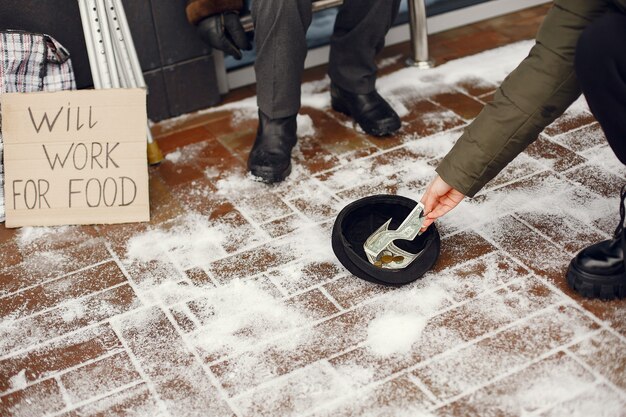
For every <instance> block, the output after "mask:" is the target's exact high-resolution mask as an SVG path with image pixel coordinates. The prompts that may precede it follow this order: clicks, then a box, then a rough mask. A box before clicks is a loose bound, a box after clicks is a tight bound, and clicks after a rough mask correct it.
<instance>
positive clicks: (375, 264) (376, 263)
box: [374, 261, 383, 268]
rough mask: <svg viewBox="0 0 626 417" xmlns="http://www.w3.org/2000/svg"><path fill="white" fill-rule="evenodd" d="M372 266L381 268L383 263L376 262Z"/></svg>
mask: <svg viewBox="0 0 626 417" xmlns="http://www.w3.org/2000/svg"><path fill="white" fill-rule="evenodd" d="M374 266H377V267H379V268H381V267H382V266H383V263H382V262H381V261H376V262H374Z"/></svg>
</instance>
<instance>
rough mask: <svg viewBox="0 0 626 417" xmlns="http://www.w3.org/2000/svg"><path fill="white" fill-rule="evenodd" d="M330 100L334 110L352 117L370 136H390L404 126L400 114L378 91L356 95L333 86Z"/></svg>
mask: <svg viewBox="0 0 626 417" xmlns="http://www.w3.org/2000/svg"><path fill="white" fill-rule="evenodd" d="M330 99H331V105H332V107H333V110H336V111H338V112H340V113H344V114H346V115H348V116H350V117H352V118H353V119H354V120H355V121H356V122H357V123H358V124H359V126H361V128H362V129H363V130H364V131H365V133H367V134H369V135H373V136H388V135H391V134H392V133H394V132H396V131H397V130H398V129H400V126H401V125H402V123H401V122H400V117H399V116H398V114H397V113H396V112H395V111H394V110H393V109H392V108H391V106H390V105H389V103H387V102H386V101H385V99H384V98H382V97H381V96H380V94H378V92H377V91H376V90H374V91H372V92H371V93H368V94H354V93H350V92H348V91H346V90H344V89H342V88H341V87H339V86H337V85H335V84H331V86H330Z"/></svg>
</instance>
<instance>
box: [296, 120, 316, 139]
mask: <svg viewBox="0 0 626 417" xmlns="http://www.w3.org/2000/svg"><path fill="white" fill-rule="evenodd" d="M297 123H298V133H297V134H298V137H299V138H302V137H304V136H315V127H314V126H313V119H311V116H308V115H306V114H299V115H298V117H297Z"/></svg>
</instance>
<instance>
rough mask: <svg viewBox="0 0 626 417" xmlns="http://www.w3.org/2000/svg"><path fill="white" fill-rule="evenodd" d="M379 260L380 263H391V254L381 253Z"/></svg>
mask: <svg viewBox="0 0 626 417" xmlns="http://www.w3.org/2000/svg"><path fill="white" fill-rule="evenodd" d="M380 261H381V262H382V263H384V264H388V263H391V262H392V261H393V256H391V255H383V256H382V257H381V258H380Z"/></svg>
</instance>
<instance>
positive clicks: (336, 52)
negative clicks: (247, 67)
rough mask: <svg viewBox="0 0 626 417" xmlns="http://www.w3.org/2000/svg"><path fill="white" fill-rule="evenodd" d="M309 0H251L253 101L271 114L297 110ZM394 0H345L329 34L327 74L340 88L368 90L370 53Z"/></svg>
mask: <svg viewBox="0 0 626 417" xmlns="http://www.w3.org/2000/svg"><path fill="white" fill-rule="evenodd" d="M311 2H312V0H254V1H253V3H252V18H253V20H254V27H255V42H256V48H257V58H256V62H255V65H254V69H255V71H256V79H257V95H258V105H259V108H260V109H261V111H262V112H263V113H265V114H266V115H267V116H269V117H271V118H282V117H288V116H292V115H294V114H296V113H298V110H300V84H301V82H302V71H303V69H304V59H305V58H306V53H307V46H306V39H305V35H306V31H307V29H308V27H309V25H310V24H311V18H312V12H311ZM399 4H400V0H345V1H344V3H343V6H341V8H340V10H339V14H338V15H337V20H336V22H335V29H334V32H333V36H332V38H331V47H330V62H329V68H328V74H329V75H330V78H331V80H332V81H333V82H334V83H335V84H337V85H338V86H340V87H341V88H343V89H345V90H348V91H350V92H353V93H358V94H365V93H369V92H371V91H373V90H374V87H375V83H376V63H375V61H374V58H375V56H376V54H378V52H380V50H381V49H382V48H383V46H384V43H385V35H386V34H387V31H388V30H389V28H390V27H391V24H392V23H393V21H394V20H395V17H396V15H397V13H398V7H399Z"/></svg>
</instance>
